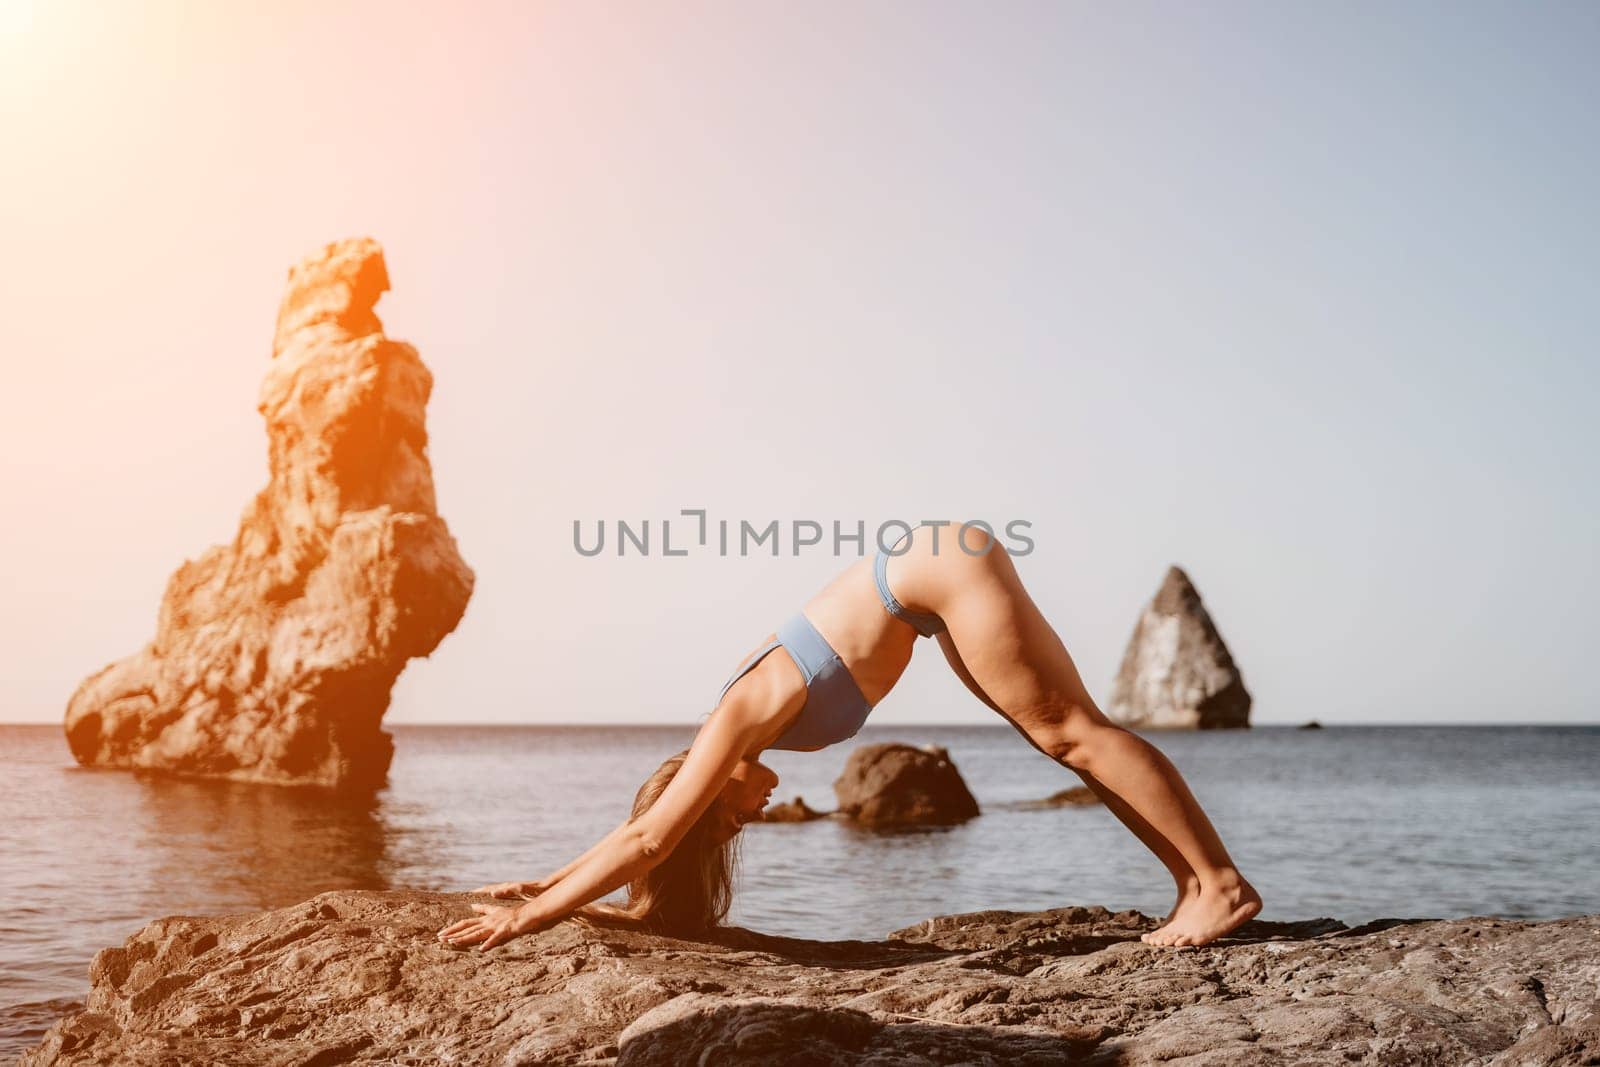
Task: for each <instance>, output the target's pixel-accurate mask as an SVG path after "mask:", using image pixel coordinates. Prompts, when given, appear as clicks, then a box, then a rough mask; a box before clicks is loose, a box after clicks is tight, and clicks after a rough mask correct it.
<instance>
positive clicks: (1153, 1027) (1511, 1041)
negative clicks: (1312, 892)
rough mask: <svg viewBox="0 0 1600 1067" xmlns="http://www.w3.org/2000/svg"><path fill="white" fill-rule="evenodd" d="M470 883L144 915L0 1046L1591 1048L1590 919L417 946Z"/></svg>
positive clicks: (1040, 925)
mask: <svg viewBox="0 0 1600 1067" xmlns="http://www.w3.org/2000/svg"><path fill="white" fill-rule="evenodd" d="M476 899H481V898H473V897H469V896H465V895H462V894H440V893H422V892H408V891H397V892H336V893H325V894H323V895H321V896H318V897H316V898H314V899H312V900H310V901H307V902H306V903H304V904H299V905H296V906H294V907H288V908H280V909H277V910H274V911H267V912H260V913H254V914H245V915H235V916H224V917H215V918H182V917H178V918H167V919H160V920H157V921H155V922H153V923H150V924H149V925H148V926H146V927H145V928H144V929H143V930H141V931H140V932H139V933H137V934H135V935H134V936H133V937H131V938H129V939H128V941H127V942H126V943H125V944H123V945H122V946H120V947H117V948H108V949H105V950H103V951H101V952H100V953H99V954H98V955H97V956H96V957H95V959H94V962H93V963H92V964H91V966H90V972H89V973H90V980H91V984H92V988H91V991H90V993H89V997H88V1001H87V1003H86V1005H85V1007H84V1009H83V1010H81V1011H78V1012H75V1013H74V1014H72V1015H70V1016H68V1017H67V1018H65V1019H63V1020H61V1021H60V1022H58V1023H57V1024H56V1025H55V1026H54V1027H53V1028H52V1029H51V1031H50V1032H49V1034H48V1035H47V1036H46V1038H45V1040H44V1041H43V1042H42V1043H41V1044H39V1045H38V1046H36V1047H35V1048H33V1049H32V1050H30V1051H28V1052H26V1053H24V1054H23V1056H22V1058H21V1061H20V1062H21V1064H22V1065H23V1067H44V1065H58V1067H59V1065H68V1064H130V1065H156V1064H179V1063H185V1064H187V1063H228V1064H238V1065H251V1064H261V1065H265V1064H298V1065H303V1067H316V1065H324V1064H336V1063H388V1064H424V1063H426V1064H433V1063H457V1064H478V1063H485V1064H487V1063H493V1064H537V1063H573V1064H577V1063H583V1064H611V1063H615V1064H679V1063H686V1062H705V1063H717V1064H730V1063H734V1064H742V1063H750V1064H756V1063H761V1064H770V1063H783V1062H805V1063H810V1064H834V1063H838V1064H845V1063H862V1062H874V1063H882V1064H889V1063H995V1064H1001V1063H1004V1064H1060V1063H1087V1064H1108V1065H1109V1064H1118V1065H1123V1064H1147V1063H1157V1062H1160V1063H1175V1062H1176V1063H1182V1064H1186V1065H1205V1064H1218V1065H1221V1064H1227V1065H1229V1067H1242V1065H1251V1064H1318V1063H1364V1064H1402V1063H1429V1064H1496V1065H1500V1064H1504V1065H1510V1064H1541V1065H1556V1064H1561V1065H1567V1064H1572V1065H1576V1064H1592V1063H1596V1062H1600V937H1597V934H1600V916H1584V917H1578V918H1571V919H1562V920H1557V921H1551V922H1517V921H1508V920H1501V919H1488V918H1468V919H1454V920H1384V921H1381V922H1376V923H1370V924H1367V925H1366V926H1363V927H1360V928H1356V929H1349V928H1347V927H1345V926H1344V925H1343V924H1341V923H1339V922H1337V921H1335V920H1332V919H1314V920H1309V921H1304V922H1293V923H1276V922H1252V923H1249V924H1246V926H1244V927H1242V928H1241V929H1240V930H1239V931H1238V932H1237V936H1235V937H1232V938H1229V939H1226V940H1225V941H1223V942H1219V943H1218V944H1216V945H1213V946H1207V947H1204V948H1199V949H1185V950H1174V949H1158V948H1153V947H1151V946H1148V945H1145V944H1143V943H1142V942H1140V941H1139V940H1138V935H1139V934H1140V933H1141V932H1143V931H1144V930H1147V929H1150V928H1151V927H1152V926H1153V925H1154V921H1153V920H1152V919H1150V918H1148V917H1146V916H1143V915H1141V914H1139V913H1138V912H1132V911H1128V912H1118V913H1112V912H1109V911H1107V910H1105V909H1104V908H1086V907H1068V908H1059V909H1053V910H1049V911H1040V912H1005V911H985V912H975V913H970V914H965V915H951V916H941V917H939V918H935V919H929V920H928V921H927V922H925V923H922V924H920V925H918V926H914V927H909V928H907V929H903V930H898V931H895V932H893V933H890V934H889V935H887V936H886V938H885V939H884V940H882V941H875V942H869V941H832V942H822V941H808V940H802V939H795V938H784V937H775V936H769V935H764V934H760V933H757V932H753V931H748V930H743V929H740V928H736V927H735V928H728V929H726V930H724V931H721V932H719V933H718V935H717V936H716V937H715V938H714V939H712V940H706V941H685V940H677V939H673V938H665V937H657V936H652V935H648V934H643V933H638V932H635V931H630V930H623V929H616V928H595V927H589V926H585V925H582V924H579V923H575V922H564V923H561V924H560V925H558V926H556V927H555V928H553V929H551V930H547V931H544V932H543V933H540V934H538V935H535V936H531V937H525V938H522V939H520V940H518V941H514V942H512V943H510V944H508V945H506V946H505V947H503V948H501V949H498V950H496V951H494V952H492V953H488V954H483V953H479V952H477V951H475V950H460V949H453V948H449V947H446V946H444V945H442V944H440V943H438V942H437V941H436V940H435V938H434V936H433V935H434V932H435V931H436V930H437V929H438V928H439V927H441V926H443V925H444V924H445V923H447V922H448V921H451V920H453V919H455V918H459V917H461V916H463V915H465V914H466V913H467V907H468V904H469V903H471V902H473V901H474V900H476ZM702 1057H705V1058H703V1059H702Z"/></svg>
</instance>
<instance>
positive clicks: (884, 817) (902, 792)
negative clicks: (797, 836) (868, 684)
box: [833, 742, 978, 829]
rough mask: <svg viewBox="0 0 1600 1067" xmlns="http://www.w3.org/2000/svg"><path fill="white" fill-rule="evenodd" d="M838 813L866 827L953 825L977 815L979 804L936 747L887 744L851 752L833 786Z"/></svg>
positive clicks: (947, 754) (948, 759) (946, 758)
mask: <svg viewBox="0 0 1600 1067" xmlns="http://www.w3.org/2000/svg"><path fill="white" fill-rule="evenodd" d="M833 792H834V794H835V795H836V796H837V797H838V798H839V811H840V813H842V814H844V815H848V816H849V817H850V818H852V819H854V820H855V821H856V822H858V823H860V824H861V825H862V826H868V827H872V828H874V829H895V828H900V827H915V826H951V825H954V824H956V823H961V822H965V821H967V820H968V819H970V818H972V817H973V816H975V815H977V814H978V802H977V800H976V799H974V797H973V795H972V791H971V790H970V789H968V788H967V783H966V782H965V781H964V780H963V779H962V777H961V772H960V771H958V770H956V765H955V764H954V763H951V762H950V753H949V752H947V751H945V750H944V749H943V748H940V747H938V746H937V745H929V746H926V747H924V748H917V747H914V746H912V745H902V744H897V743H894V742H887V743H883V744H876V745H862V746H861V747H860V748H857V749H855V750H854V751H852V752H851V753H850V758H849V759H848V760H847V761H846V762H845V765H844V771H843V772H842V773H841V774H840V775H839V777H838V778H837V779H836V780H835V781H834V783H833Z"/></svg>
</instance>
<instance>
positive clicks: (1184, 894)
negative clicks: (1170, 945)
mask: <svg viewBox="0 0 1600 1067" xmlns="http://www.w3.org/2000/svg"><path fill="white" fill-rule="evenodd" d="M1199 895H1200V879H1198V878H1191V879H1190V880H1188V881H1187V882H1180V883H1178V899H1177V900H1176V901H1175V902H1174V903H1173V905H1172V910H1171V911H1168V912H1167V916H1166V918H1164V919H1162V920H1161V923H1160V925H1159V926H1157V927H1156V929H1158V930H1159V929H1160V928H1161V927H1162V926H1165V925H1167V924H1168V923H1169V922H1171V921H1172V918H1173V916H1175V915H1177V914H1178V909H1179V908H1181V907H1183V906H1184V905H1185V904H1187V903H1189V901H1191V900H1193V899H1194V898H1195V897H1197V896H1199ZM1154 932H1155V931H1154V930H1152V931H1150V933H1154ZM1139 940H1140V941H1149V940H1150V934H1149V933H1145V934H1140V935H1139Z"/></svg>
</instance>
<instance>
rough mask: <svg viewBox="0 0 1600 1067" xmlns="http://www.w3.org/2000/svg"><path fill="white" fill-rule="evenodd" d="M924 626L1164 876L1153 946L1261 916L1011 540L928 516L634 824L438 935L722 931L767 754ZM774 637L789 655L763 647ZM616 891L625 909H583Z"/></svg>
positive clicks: (863, 705)
mask: <svg viewBox="0 0 1600 1067" xmlns="http://www.w3.org/2000/svg"><path fill="white" fill-rule="evenodd" d="M908 539H909V542H910V543H909V544H906V542H907V540H908ZM902 546H904V548H903V549H902ZM918 637H933V638H934V639H935V640H936V641H938V643H939V647H940V648H941V649H943V651H944V654H945V658H946V659H948V660H949V662H950V666H951V669H952V670H954V671H955V673H956V676H957V677H958V678H960V679H961V681H962V682H963V683H965V684H966V686H967V688H969V689H970V690H972V692H973V693H974V694H975V695H976V696H977V697H978V699H979V700H981V701H983V702H984V703H985V704H987V705H988V706H989V707H990V708H992V709H994V710H995V711H996V712H998V713H999V714H1000V716H1001V717H1002V718H1004V719H1005V720H1006V721H1007V722H1009V723H1011V725H1012V726H1014V727H1016V729H1017V730H1018V731H1019V732H1020V733H1021V734H1022V735H1023V736H1024V737H1025V738H1027V740H1028V741H1029V742H1030V743H1031V744H1032V745H1033V746H1034V747H1035V748H1037V749H1038V750H1039V751H1040V752H1042V753H1044V754H1045V755H1046V756H1048V757H1049V758H1050V759H1052V760H1054V761H1055V762H1057V763H1060V764H1062V765H1063V766H1065V767H1068V768H1070V769H1071V770H1073V771H1075V772H1076V773H1077V774H1078V776H1079V777H1080V778H1082V779H1083V781H1084V783H1085V784H1086V785H1087V786H1088V787H1089V788H1090V789H1091V790H1093V791H1094V793H1095V794H1096V795H1097V796H1098V797H1099V798H1100V799H1101V800H1102V801H1104V802H1105V804H1106V806H1107V807H1108V808H1109V809H1110V810H1111V811H1112V813H1113V814H1115V815H1116V816H1117V818H1119V819H1121V820H1122V822H1123V823H1124V824H1125V825H1126V826H1127V827H1128V829H1129V830H1131V831H1132V832H1133V833H1134V834H1135V835H1136V836H1137V837H1138V838H1139V840H1140V841H1142V842H1144V844H1145V845H1146V846H1147V847H1149V849H1150V850H1151V851H1152V852H1154V853H1155V854H1156V856H1157V857H1158V858H1159V859H1160V860H1161V862H1162V863H1163V864H1165V865H1166V868H1167V870H1168V871H1170V872H1171V873H1172V879H1173V882H1174V883H1175V884H1176V887H1177V903H1176V904H1175V905H1174V906H1173V908H1172V911H1171V912H1170V913H1169V914H1168V915H1167V917H1166V920H1165V922H1164V923H1163V925H1162V926H1161V927H1159V928H1158V929H1156V930H1153V931H1151V932H1149V933H1147V934H1145V935H1144V937H1143V939H1144V940H1145V941H1147V942H1149V943H1150V944H1153V945H1172V946H1184V945H1203V944H1206V943H1207V942H1209V941H1213V940H1215V939H1216V938H1218V937H1221V936H1223V935H1224V934H1226V933H1228V932H1229V931H1230V930H1232V929H1234V928H1235V927H1237V926H1238V925H1239V924H1241V923H1243V922H1244V921H1245V920H1247V919H1249V918H1250V917H1251V916H1253V915H1255V914H1256V913H1257V912H1258V911H1260V910H1261V898H1260V896H1259V895H1257V893H1256V891H1255V889H1254V888H1252V887H1251V885H1250V883H1249V882H1247V881H1245V879H1244V877H1243V876H1242V875H1240V873H1239V871H1238V868H1236V867H1235V866H1234V864H1233V861H1232V860H1231V859H1230V858H1229V857H1228V852H1227V850H1226V849H1225V848H1223V845H1222V841H1221V840H1220V839H1219V838H1218V836H1217V832H1216V830H1215V829H1213V828H1212V826H1211V823H1210V821H1209V820H1208V819H1207V818H1206V816H1205V813H1204V812H1203V811H1201V810H1200V805H1199V804H1198V803H1197V802H1196V800H1195V798H1194V796H1193V794H1191V793H1190V791H1189V788H1188V786H1187V785H1185V783H1184V781H1183V778H1182V777H1181V776H1180V775H1179V774H1178V770H1177V768H1176V767H1174V766H1173V765H1172V763H1171V762H1170V761H1169V760H1168V759H1167V758H1166V757H1165V756H1163V755H1162V754H1161V752H1160V751H1158V750H1157V749H1156V748H1155V746H1153V745H1151V744H1150V743H1149V742H1147V741H1145V740H1144V739H1143V738H1141V737H1139V736H1138V735H1137V734H1134V733H1132V732H1130V731H1128V730H1124V729H1123V728H1121V727H1119V726H1117V725H1115V724H1114V723H1112V722H1111V721H1110V720H1108V719H1107V718H1106V717H1105V715H1103V714H1102V713H1101V711H1100V709H1099V708H1098V707H1096V706H1095V703H1094V700H1093V699H1092V698H1091V697H1090V696H1089V693H1088V690H1086V689H1085V688H1084V685H1083V682H1082V680H1081V679H1080V678H1079V677H1078V670H1077V668H1076V667H1075V666H1074V665H1073V662H1072V657H1071V656H1070V655H1068V653H1067V649H1066V647H1065V646H1064V645H1063V644H1062V643H1061V639H1060V638H1059V637H1058V636H1057V635H1056V632H1055V630H1054V629H1052V628H1051V626H1050V624H1049V623H1048V622H1046V621H1045V618H1044V616H1043V615H1042V614H1040V612H1039V609H1038V607H1037V606H1035V605H1034V603H1033V600H1032V598H1031V597H1030V596H1029V595H1028V592H1027V590H1026V589H1024V588H1023V586H1022V581H1021V579H1020V578H1019V577H1018V576H1017V571H1016V568H1015V566H1014V565H1013V563H1012V560H1011V557H1010V555H1009V553H1007V551H1006V550H1005V548H1004V547H1003V546H1002V545H1000V544H999V543H998V542H997V541H995V540H994V538H993V537H991V536H990V535H989V534H988V533H987V532H986V531H985V530H983V529H982V528H980V527H977V526H957V525H955V524H950V523H925V524H923V525H922V526H919V527H917V528H916V529H915V530H913V531H911V532H910V533H909V534H908V535H907V536H906V537H902V538H901V540H900V542H898V543H897V544H896V545H895V546H894V548H892V549H891V550H890V551H889V552H883V551H880V552H878V554H877V555H876V556H875V557H873V558H872V559H862V560H860V561H858V562H856V563H853V564H851V565H850V566H849V567H847V568H846V569H845V570H844V571H843V572H842V573H840V574H839V575H838V577H836V578H835V579H834V580H833V581H832V582H831V583H829V584H828V585H827V586H826V587H825V588H824V589H823V590H822V591H821V592H820V593H818V594H817V595H816V596H814V597H812V598H811V600H810V601H808V602H807V603H806V604H805V605H804V607H803V609H802V610H801V611H800V612H799V613H798V614H796V615H794V616H792V617H791V618H789V619H788V620H787V621H785V622H784V623H783V624H782V625H781V626H779V627H778V629H777V632H776V633H775V634H772V635H770V638H769V640H768V641H767V642H766V643H765V644H763V645H762V646H761V647H760V648H758V649H756V650H755V652H754V653H752V654H751V655H750V656H749V657H748V658H747V659H746V660H745V662H744V663H743V664H742V665H741V666H740V667H739V669H738V670H737V671H736V672H735V673H734V675H733V677H732V678H730V679H728V682H727V684H726V685H724V686H723V688H722V694H721V696H720V697H719V699H718V701H717V704H716V707H715V709H714V710H713V711H712V712H711V715H710V717H709V718H708V719H707V720H706V721H705V723H704V724H702V726H701V727H700V730H699V732H698V733H697V734H696V735H695V738H694V742H693V743H692V744H691V745H690V747H689V748H688V749H687V750H685V751H683V752H680V753H678V754H676V755H674V756H673V757H671V758H670V759H668V760H667V761H666V762H665V763H663V764H662V765H661V767H660V768H659V769H657V770H656V772H655V773H654V774H652V775H651V777H650V779H649V780H648V781H646V782H645V784H644V786H643V787H642V788H641V789H640V790H639V793H638V796H637V797H636V798H635V801H634V805H633V811H632V814H631V815H630V816H629V818H628V819H627V820H625V821H624V822H623V823H622V824H621V825H620V826H618V827H617V828H616V829H614V830H612V831H611V832H610V833H609V834H607V835H606V836H605V837H604V838H602V839H601V840H600V841H599V842H598V843H597V844H595V846H594V847H593V848H591V849H589V851H587V852H585V853H584V854H583V855H582V856H579V857H578V858H577V859H575V860H573V861H572V862H571V863H569V864H568V865H567V866H566V867H563V868H562V869H561V870H559V871H557V872H555V873H554V874H552V875H550V876H549V877H547V878H545V879H543V880H542V881H539V882H506V883H501V884H498V885H493V886H485V887H483V889H481V890H479V892H485V893H490V894H492V895H494V896H497V897H525V898H529V899H527V900H526V901H525V902H524V903H522V904H520V905H518V906H515V907H499V906H492V905H484V904H478V905H474V906H473V910H474V911H475V912H477V913H478V914H477V915H476V916H475V917H474V918H469V919H463V920H461V921H460V922H458V923H455V924H453V925H451V926H448V927H446V928H445V929H443V930H441V931H439V937H440V939H441V940H443V941H445V942H448V943H450V944H454V945H473V944H476V945H478V946H479V947H480V948H482V949H490V948H494V947H495V946H496V945H500V944H504V943H505V942H506V941H509V940H510V939H512V938H514V937H519V936H521V935H523V934H527V933H532V932H535V931H539V930H544V929H547V928H549V927H551V926H554V925H555V924H556V923H558V922H560V921H561V920H562V919H565V918H568V917H577V918H591V917H595V916H609V917H611V918H613V919H624V920H631V921H633V922H636V923H639V924H641V925H643V926H645V927H647V928H650V929H655V930H659V931H662V932H681V933H688V932H693V931H696V930H702V929H705V928H708V927H712V926H715V925H717V924H719V923H720V922H721V921H722V920H723V918H724V917H725V916H726V914H727V910H728V906H729V903H730V901H731V897H732V870H733V860H734V848H735V845H736V839H737V835H738V833H739V831H740V830H741V829H742V828H743V826H744V824H745V823H746V822H749V821H751V820H752V819H756V818H759V817H760V812H761V809H762V807H763V806H764V805H765V804H766V801H767V799H768V798H769V797H770V795H771V792H772V788H773V786H775V785H776V784H777V781H778V776H777V775H776V774H774V773H773V772H772V770H771V769H770V768H768V767H767V766H765V765H764V764H762V763H761V762H760V761H759V756H760V755H761V753H762V752H763V751H764V750H765V749H769V748H776V749H789V750H798V751H807V752H809V751H815V750H817V749H820V748H824V747H826V746H827V745H831V744H836V743H838V742H840V741H844V740H846V739H848V738H850V737H851V736H853V735H854V734H855V733H856V731H857V730H859V729H860V727H861V725H862V723H863V722H864V721H865V720H866V717H867V713H868V712H869V711H870V710H871V709H872V707H873V706H874V705H875V704H877V703H878V702H879V701H881V700H882V699H883V698H884V696H885V695H886V694H887V693H888V692H889V690H890V689H892V688H893V687H894V684H895V682H896V681H898V680H899V678H900V675H901V673H902V672H903V671H904V670H905V668H906V665H907V664H908V663H909V662H910V660H911V652H912V647H913V646H914V645H915V643H916V640H917V638H918ZM780 648H781V649H783V651H784V652H785V653H787V654H786V655H768V653H770V652H773V651H774V650H776V649H780ZM623 886H626V887H627V891H628V902H627V904H626V906H624V907H616V906H613V905H608V904H604V903H598V904H596V903H591V902H592V901H595V900H596V899H597V898H599V897H602V896H605V895H606V894H608V893H610V892H612V891H613V890H616V889H619V888H622V887H623Z"/></svg>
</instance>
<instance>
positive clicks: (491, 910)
mask: <svg viewBox="0 0 1600 1067" xmlns="http://www.w3.org/2000/svg"><path fill="white" fill-rule="evenodd" d="M472 910H473V911H475V912H477V913H478V916H477V918H475V919H462V920H461V921H460V922H458V923H452V924H451V925H449V926H447V927H445V928H444V929H443V930H440V931H439V935H438V936H439V940H440V941H443V942H445V943H446V944H449V945H462V946H466V945H477V946H478V951H480V952H487V951H488V950H489V949H491V948H494V947H495V946H496V945H503V944H505V943H506V942H507V941H510V940H511V939H512V938H514V937H521V936H522V935H523V934H532V933H537V932H539V931H540V930H543V929H545V928H546V927H549V926H552V925H554V924H553V923H550V922H547V921H546V920H545V919H544V918H543V916H541V915H540V914H539V912H538V910H537V909H535V908H534V907H533V906H532V905H531V904H523V905H521V906H520V907H515V908H500V907H496V906H494V905H493V904H474V905H472Z"/></svg>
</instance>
